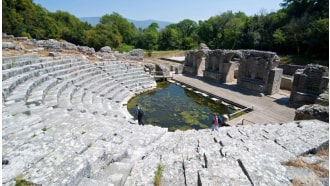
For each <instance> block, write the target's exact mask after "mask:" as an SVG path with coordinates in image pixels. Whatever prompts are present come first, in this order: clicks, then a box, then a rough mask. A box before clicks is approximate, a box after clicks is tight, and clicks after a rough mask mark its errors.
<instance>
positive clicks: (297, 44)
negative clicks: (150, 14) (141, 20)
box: [2, 0, 329, 58]
mask: <svg viewBox="0 0 330 186" xmlns="http://www.w3.org/2000/svg"><path fill="white" fill-rule="evenodd" d="M281 6H282V9H280V10H278V11H277V12H271V13H269V14H267V13H262V14H260V15H254V16H247V15H245V14H244V13H243V12H237V13H233V12H231V11H228V12H224V13H222V14H220V15H214V16H212V17H210V18H209V19H207V20H205V21H198V22H195V21H193V20H190V19H185V20H182V21H180V22H179V23H175V24H170V25H168V26H167V27H165V28H163V29H161V30H159V26H158V24H157V23H151V24H150V25H149V27H147V28H144V29H142V28H136V27H135V26H134V24H133V23H131V22H129V21H128V20H127V19H126V18H124V17H122V16H121V15H120V14H119V13H116V12H113V13H112V14H106V15H104V16H102V18H101V20H100V22H99V24H97V25H96V26H91V25H90V24H88V23H87V22H81V21H80V20H79V19H78V18H76V17H75V16H73V15H71V14H70V13H68V12H64V11H57V12H49V11H48V10H46V9H45V8H43V7H42V6H40V5H38V4H35V3H33V1H32V0H14V1H13V0H2V29H3V32H5V33H7V34H13V35H15V36H27V37H29V38H36V39H48V38H53V39H64V40H67V41H69V42H72V43H74V44H78V45H88V46H90V47H94V48H95V49H96V50H98V49H100V48H101V47H103V46H105V45H108V46H110V47H112V48H114V49H116V48H129V49H131V48H142V49H146V50H149V51H152V50H177V49H180V50H189V49H194V48H197V47H198V45H199V43H201V42H203V43H205V44H207V45H208V46H209V47H210V48H211V49H217V48H219V49H240V48H246V49H258V50H269V51H275V52H277V53H280V54H297V55H306V56H313V57H321V58H328V57H329V56H328V55H329V54H328V53H329V1H328V0H283V3H281Z"/></svg>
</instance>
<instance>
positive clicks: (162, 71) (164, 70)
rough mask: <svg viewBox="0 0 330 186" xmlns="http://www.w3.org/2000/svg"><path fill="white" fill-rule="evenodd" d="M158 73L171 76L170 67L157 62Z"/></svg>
mask: <svg viewBox="0 0 330 186" xmlns="http://www.w3.org/2000/svg"><path fill="white" fill-rule="evenodd" d="M156 75H164V76H169V75H170V69H168V68H167V67H166V66H164V65H159V64H156Z"/></svg>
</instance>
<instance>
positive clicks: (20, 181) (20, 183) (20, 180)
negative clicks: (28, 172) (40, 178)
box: [15, 175, 38, 186]
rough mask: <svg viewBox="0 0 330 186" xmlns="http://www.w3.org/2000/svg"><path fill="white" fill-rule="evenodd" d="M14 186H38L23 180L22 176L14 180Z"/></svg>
mask: <svg viewBox="0 0 330 186" xmlns="http://www.w3.org/2000/svg"><path fill="white" fill-rule="evenodd" d="M15 182H16V183H15V186H38V185H37V184H34V183H30V182H28V181H26V180H24V179H23V175H19V176H17V177H16V178H15Z"/></svg>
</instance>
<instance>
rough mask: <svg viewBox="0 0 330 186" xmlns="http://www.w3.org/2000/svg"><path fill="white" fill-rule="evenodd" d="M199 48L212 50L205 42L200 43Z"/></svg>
mask: <svg viewBox="0 0 330 186" xmlns="http://www.w3.org/2000/svg"><path fill="white" fill-rule="evenodd" d="M199 50H210V49H209V47H208V46H207V45H206V44H205V43H201V44H199Z"/></svg>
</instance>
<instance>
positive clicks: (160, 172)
mask: <svg viewBox="0 0 330 186" xmlns="http://www.w3.org/2000/svg"><path fill="white" fill-rule="evenodd" d="M163 170H164V167H163V165H162V164H160V163H159V164H158V165H157V170H156V172H155V178H154V185H155V186H160V185H161V181H162V175H163Z"/></svg>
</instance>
